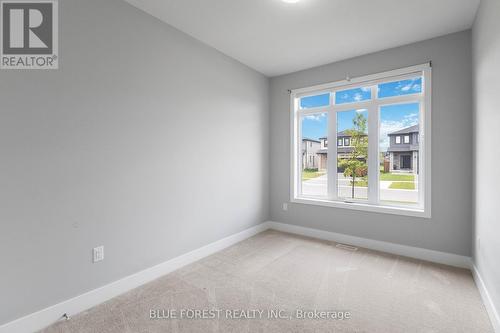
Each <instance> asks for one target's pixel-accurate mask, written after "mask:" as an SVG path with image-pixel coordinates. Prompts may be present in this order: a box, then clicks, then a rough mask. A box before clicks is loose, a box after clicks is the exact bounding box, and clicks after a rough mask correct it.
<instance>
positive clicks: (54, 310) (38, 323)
mask: <svg viewBox="0 0 500 333" xmlns="http://www.w3.org/2000/svg"><path fill="white" fill-rule="evenodd" d="M267 229H274V230H278V231H283V232H289V233H293V234H298V235H303V236H309V237H314V238H319V239H325V240H330V241H335V242H339V243H345V244H351V245H355V246H359V247H365V248H368V249H373V250H378V251H382V252H388V253H392V254H397V255H402V256H407V257H412V258H417V259H422V260H427V261H432V262H437V263H441V264H446V265H452V266H458V267H464V268H470V267H471V266H470V258H469V257H465V256H460V255H456V254H450V253H444V252H438V251H433V250H427V249H422V248H417V247H411V246H406V245H400V244H394V243H388V242H382V241H377V240H372V239H367V238H360V237H355V236H349V235H344V234H339V233H334V232H329V231H323V230H318V229H311V228H305V227H300V226H296V225H291V224H285V223H280V222H272V221H269V222H264V223H261V224H259V225H256V226H254V227H251V228H249V229H246V230H243V231H241V232H239V233H237V234H234V235H231V236H228V237H226V238H223V239H221V240H218V241H216V242H213V243H211V244H208V245H206V246H203V247H201V248H199V249H196V250H194V251H191V252H188V253H186V254H183V255H181V256H179V257H176V258H173V259H170V260H168V261H166V262H164V263H161V264H159V265H156V266H153V267H151V268H147V269H145V270H143V271H140V272H138V273H135V274H133V275H130V276H127V277H125V278H123V279H120V280H118V281H115V282H112V283H110V284H107V285H105V286H102V287H100V288H97V289H94V290H92V291H89V292H87V293H84V294H82V295H79V296H76V297H74V298H71V299H69V300H67V301H64V302H61V303H58V304H56V305H53V306H50V307H48V308H46V309H43V310H40V311H38V312H35V313H32V314H29V315H27V316H25V317H22V318H19V319H16V320H14V321H12V322H9V323H7V324H4V325H2V326H0V333H31V332H35V331H38V330H40V329H43V328H44V327H47V326H49V325H50V324H52V323H54V322H56V321H57V320H60V319H61V316H62V315H63V314H64V313H67V314H68V315H70V316H71V315H74V314H77V313H79V312H82V311H85V310H87V309H89V308H91V307H93V306H96V305H98V304H100V303H103V302H105V301H107V300H109V299H111V298H113V297H116V296H118V295H121V294H123V293H125V292H127V291H129V290H131V289H134V288H136V287H139V286H141V285H143V284H145V283H148V282H150V281H153V280H155V279H157V278H159V277H161V276H163V275H165V274H168V273H170V272H172V271H174V270H176V269H179V268H181V267H183V266H186V265H188V264H190V263H193V262H195V261H197V260H199V259H202V258H204V257H206V256H209V255H211V254H213V253H215V252H217V251H220V250H222V249H224V248H226V247H229V246H231V245H233V244H236V243H238V242H240V241H242V240H244V239H247V238H249V237H251V236H254V235H256V234H258V233H260V232H262V231H265V230H267ZM480 290H481V288H480ZM485 302H486V301H485Z"/></svg>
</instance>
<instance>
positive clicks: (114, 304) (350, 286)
mask: <svg viewBox="0 0 500 333" xmlns="http://www.w3.org/2000/svg"><path fill="white" fill-rule="evenodd" d="M171 309H175V310H177V316H178V317H180V315H181V311H185V310H188V309H199V310H202V309H206V310H208V309H212V310H219V311H220V312H219V315H218V316H219V318H218V319H182V320H181V319H150V310H164V311H163V312H161V314H163V315H167V314H168V312H167V310H171ZM297 309H299V310H318V311H330V314H329V318H328V319H297V318H294V316H296V314H297V313H296V311H297ZM237 310H260V311H263V310H265V311H263V312H262V318H259V315H258V314H257V311H255V312H254V313H255V316H254V315H253V314H252V312H248V315H247V317H250V316H254V317H256V318H255V319H252V318H247V319H242V318H241V317H242V316H243V314H242V313H241V312H237ZM267 310H274V312H272V313H274V314H278V313H279V314H281V315H282V317H283V318H282V319H268V318H267V316H268V315H269V312H267ZM278 311H281V312H278ZM334 311H348V312H349V313H350V315H351V318H350V319H344V320H338V319H337V320H335V319H333V318H332V317H333V316H334V314H337V316H338V312H334ZM171 313H173V312H171ZM343 313H345V312H343ZM317 314H318V313H317ZM182 315H183V316H186V315H189V313H188V312H184V313H183V314H182ZM200 315H201V316H202V315H203V314H201V313H200ZM211 315H214V316H215V311H213V312H212V314H208V313H205V314H204V316H205V317H210V316H211ZM229 316H233V319H231V318H228V317H229ZM234 317H240V319H234ZM43 332H44V333H49V332H51V333H52V332H99V333H105V332H117V333H118V332H119V333H123V332H130V333H132V332H133V333H135V332H148V333H149V332H238V333H241V332H370V333H373V332H380V333H391V332H426V333H431V332H432V333H434V332H464V333H481V332H493V330H492V328H491V325H490V322H489V320H488V317H487V314H486V310H485V308H484V305H483V304H482V302H481V299H480V296H479V292H478V290H477V288H476V286H475V285H474V282H473V280H472V276H471V273H470V272H469V271H467V270H463V269H457V268H453V267H448V266H443V265H437V264H432V263H428V262H423V261H419V260H413V259H409V258H404V257H399V256H394V255H390V254H385V253H380V252H375V251H370V250H366V249H358V250H357V251H351V250H347V249H341V248H338V247H336V244H335V243H332V242H324V241H319V240H314V239H310V238H305V237H299V236H294V235H290V234H285V233H280V232H276V231H266V232H263V233H261V234H259V235H257V236H254V237H252V238H250V239H247V240H245V241H243V242H241V243H239V244H236V245H234V246H232V247H230V248H228V249H225V250H223V251H221V252H219V253H216V254H214V255H212V256H210V257H207V258H205V259H203V260H201V261H198V262H196V263H194V264H192V265H189V266H187V267H185V268H183V269H180V270H178V271H176V272H174V273H172V274H169V275H166V276H164V277H162V278H160V279H158V280H156V281H154V282H151V283H149V284H147V285H144V286H142V287H139V288H137V289H135V290H133V291H131V292H129V293H127V294H124V295H122V296H120V297H117V298H115V299H113V300H111V301H108V302H106V303H104V304H102V305H99V306H97V307H95V308H92V309H90V310H89V311H86V312H84V313H81V314H79V315H76V316H74V317H72V318H71V319H70V320H69V321H64V322H59V323H56V324H55V325H53V326H51V327H49V328H47V329H45V330H43Z"/></svg>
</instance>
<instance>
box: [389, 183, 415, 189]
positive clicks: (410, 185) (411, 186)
mask: <svg viewBox="0 0 500 333" xmlns="http://www.w3.org/2000/svg"><path fill="white" fill-rule="evenodd" d="M389 188H392V189H398V190H414V189H415V183H412V182H393V183H392V184H391V185H390V186H389Z"/></svg>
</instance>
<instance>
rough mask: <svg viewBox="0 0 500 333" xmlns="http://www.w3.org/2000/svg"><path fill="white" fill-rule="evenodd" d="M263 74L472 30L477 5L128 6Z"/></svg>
mask: <svg viewBox="0 0 500 333" xmlns="http://www.w3.org/2000/svg"><path fill="white" fill-rule="evenodd" d="M126 1H127V2H129V3H131V4H132V5H134V6H136V7H138V8H140V9H142V10H144V11H146V12H148V13H149V14H151V15H153V16H156V17H157V18H159V19H161V20H163V21H164V22H166V23H168V24H170V25H172V26H174V27H176V28H177V29H179V30H181V31H184V32H185V33H187V34H189V35H191V36H193V37H195V38H197V39H198V40H200V41H202V42H204V43H206V44H208V45H210V46H212V47H214V48H216V49H218V50H219V51H221V52H223V53H225V54H227V55H228V56H230V57H233V58H235V59H237V60H239V61H240V62H242V63H244V64H246V65H247V66H249V67H252V68H254V69H256V70H258V71H259V72H261V73H263V74H265V75H267V76H276V75H280V74H285V73H290V72H295V71H298V70H301V69H306V68H310V67H315V66H318V65H323V64H327V63H330V62H334V61H339V60H342V59H347V58H352V57H355V56H359V55H363V54H367V53H371V52H375V51H380V50H384V49H387V48H391V47H396V46H400V45H404V44H409V43H412V42H416V41H421V40H425V39H429V38H432V37H437V36H441V35H445V34H449V33H453V32H457V31H462V30H466V29H469V28H470V27H471V26H472V23H473V20H474V16H475V13H476V10H477V7H478V5H479V0H301V1H300V2H299V3H296V4H287V3H283V2H282V1H281V0H126Z"/></svg>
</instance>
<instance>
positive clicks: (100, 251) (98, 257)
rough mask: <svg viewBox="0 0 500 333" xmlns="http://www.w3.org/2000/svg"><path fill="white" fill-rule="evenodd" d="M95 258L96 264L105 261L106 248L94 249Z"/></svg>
mask: <svg viewBox="0 0 500 333" xmlns="http://www.w3.org/2000/svg"><path fill="white" fill-rule="evenodd" d="M92 253H93V258H94V260H93V261H94V262H98V261H101V260H104V246H99V247H94V251H93V252H92Z"/></svg>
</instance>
